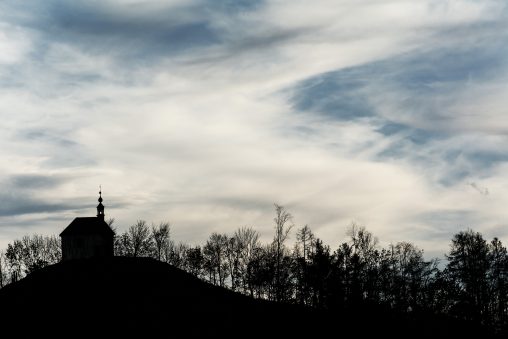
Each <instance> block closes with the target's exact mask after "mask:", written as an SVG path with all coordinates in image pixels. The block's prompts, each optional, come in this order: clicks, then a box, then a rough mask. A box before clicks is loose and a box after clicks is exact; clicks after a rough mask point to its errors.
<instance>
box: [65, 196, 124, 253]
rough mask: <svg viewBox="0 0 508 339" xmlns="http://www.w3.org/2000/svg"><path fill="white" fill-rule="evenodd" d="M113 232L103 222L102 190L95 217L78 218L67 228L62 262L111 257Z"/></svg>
mask: <svg viewBox="0 0 508 339" xmlns="http://www.w3.org/2000/svg"><path fill="white" fill-rule="evenodd" d="M114 236H115V232H113V230H112V229H111V227H109V225H108V224H107V223H106V222H105V221H104V205H103V204H102V189H100V190H99V205H97V216H96V217H84V218H83V217H78V218H75V219H74V220H73V221H72V222H71V223H70V224H69V226H67V227H66V228H65V229H64V230H63V232H62V233H60V238H61V239H62V260H71V259H86V258H92V257H112V256H113V241H114Z"/></svg>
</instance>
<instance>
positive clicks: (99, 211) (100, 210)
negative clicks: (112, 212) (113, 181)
mask: <svg viewBox="0 0 508 339" xmlns="http://www.w3.org/2000/svg"><path fill="white" fill-rule="evenodd" d="M97 218H99V219H101V220H103V221H104V205H103V204H102V187H101V186H99V205H97Z"/></svg>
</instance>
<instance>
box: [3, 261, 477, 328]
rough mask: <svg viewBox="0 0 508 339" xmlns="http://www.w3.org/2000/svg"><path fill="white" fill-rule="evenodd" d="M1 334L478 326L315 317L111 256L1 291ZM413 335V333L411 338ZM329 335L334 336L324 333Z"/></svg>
mask: <svg viewBox="0 0 508 339" xmlns="http://www.w3.org/2000/svg"><path fill="white" fill-rule="evenodd" d="M0 313H1V314H0V319H1V320H2V321H1V322H2V323H3V324H4V325H3V326H2V329H1V330H2V331H6V330H9V329H17V330H19V331H22V333H27V332H37V333H44V332H47V333H57V332H55V331H62V330H66V331H74V332H76V331H78V332H76V333H78V334H83V333H93V334H98V333H113V334H116V335H120V334H134V333H137V334H142V335H147V334H150V333H151V334H154V335H155V334H156V333H157V334H159V333H162V336H163V337H171V335H178V336H179V337H180V336H181V335H186V336H204V335H208V336H209V335H212V336H220V337H227V338H230V337H244V336H248V337H255V336H266V335H269V336H274V335H282V336H284V337H286V336H292V335H298V336H299V337H300V336H302V335H311V336H313V337H315V336H317V335H324V334H325V333H330V332H331V333H334V334H335V335H333V336H332V337H339V338H340V337H344V336H346V335H351V334H356V336H359V337H363V336H366V335H370V334H387V335H389V336H391V337H394V336H400V337H403V336H406V335H407V334H408V333H413V334H416V333H417V334H419V335H427V334H428V335H432V334H435V333H436V331H437V333H440V334H442V335H449V336H451V337H454V336H459V335H462V334H466V333H468V334H472V333H474V332H476V331H478V330H479V329H478V328H473V327H470V326H469V325H468V326H464V325H465V324H459V323H454V322H449V321H447V320H445V319H439V318H436V317H432V318H428V317H420V318H415V319H409V318H403V317H402V316H396V315H394V314H392V313H390V312H386V311H383V310H380V309H375V308H364V309H361V310H358V311H357V312H352V311H349V312H341V313H338V312H334V313H331V312H327V313H325V312H317V311H314V310H310V309H307V308H303V307H298V306H294V305H283V304H275V303H272V302H267V301H261V300H254V299H252V298H249V297H247V296H243V295H240V294H238V293H234V292H232V291H229V290H227V289H223V288H220V287H216V286H213V285H210V284H208V283H206V282H203V281H201V280H199V279H197V278H195V277H194V276H192V275H190V274H188V273H186V272H184V271H182V270H179V269H176V268H174V267H173V266H171V265H169V264H165V263H161V262H158V261H156V260H153V259H149V258H126V257H114V258H110V259H107V260H104V259H102V260H95V259H94V260H77V261H69V262H63V263H59V264H56V265H52V266H48V267H46V268H44V269H41V270H39V271H37V272H35V273H32V274H31V275H29V276H28V277H26V278H25V279H22V280H21V281H19V282H17V283H14V284H11V285H9V286H7V287H5V288H4V289H2V290H0ZM413 336H414V335H413ZM327 337H329V336H327Z"/></svg>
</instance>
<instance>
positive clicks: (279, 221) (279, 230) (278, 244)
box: [272, 204, 293, 301]
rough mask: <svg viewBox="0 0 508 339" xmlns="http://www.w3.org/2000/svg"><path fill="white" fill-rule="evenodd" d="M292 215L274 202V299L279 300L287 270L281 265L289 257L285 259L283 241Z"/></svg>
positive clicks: (287, 233)
mask: <svg viewBox="0 0 508 339" xmlns="http://www.w3.org/2000/svg"><path fill="white" fill-rule="evenodd" d="M292 218H293V217H292V215H291V214H290V213H289V212H288V211H287V210H286V209H285V208H284V207H283V206H280V205H277V204H275V218H274V219H273V221H274V222H275V236H274V238H273V244H272V248H273V251H274V256H275V272H274V273H275V286H274V287H275V300H276V301H281V300H282V295H283V294H284V291H283V289H284V286H283V281H286V280H287V279H286V277H285V275H286V273H287V272H288V271H289V267H288V269H285V267H283V266H282V264H283V263H284V262H283V261H285V262H288V261H290V260H289V259H286V260H284V259H285V257H286V247H285V244H284V243H285V241H286V239H287V238H288V236H289V232H290V231H291V229H292V228H293V223H292Z"/></svg>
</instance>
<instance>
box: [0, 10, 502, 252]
mask: <svg viewBox="0 0 508 339" xmlns="http://www.w3.org/2000/svg"><path fill="white" fill-rule="evenodd" d="M120 3H121V4H120V5H121V7H118V6H119V5H118V4H117V2H116V1H110V2H108V3H107V4H106V5H105V7H104V8H107V9H108V11H110V12H111V13H113V14H115V15H122V18H124V19H125V20H119V22H129V20H130V19H132V17H133V16H136V15H137V14H136V13H138V11H137V9H141V12H139V13H141V14H140V15H141V16H144V18H146V17H148V16H150V15H153V13H154V9H157V8H159V6H161V7H160V8H164V9H167V8H168V7H165V5H164V6H163V5H160V3H157V2H155V1H153V2H151V3H150V4H149V6H148V7H146V6H145V5H146V4H141V3H138V2H136V1H127V2H120ZM173 5H174V6H175V9H176V8H180V9H181V8H184V7H185V6H186V3H184V2H181V1H176V2H174V3H172V4H171V6H173ZM194 5H195V4H194ZM131 6H132V7H131ZM496 6H499V2H494V1H492V2H482V3H478V2H469V1H448V2H446V3H443V2H439V3H438V2H431V1H423V2H419V3H410V2H407V1H403V2H397V1H388V2H370V1H365V2H361V4H360V3H359V2H358V1H342V2H335V1H318V2H314V3H313V4H312V5H309V3H308V2H303V1H289V2H287V1H273V2H268V3H267V4H266V6H260V7H259V8H257V9H254V10H250V11H240V13H239V14H236V15H229V14H228V15H224V14H223V13H220V12H214V11H212V10H210V11H209V12H207V13H208V14H209V15H210V18H213V20H212V21H211V22H210V25H211V26H212V27H213V28H215V29H217V30H218V32H219V33H220V39H218V41H219V42H217V43H214V44H211V45H208V44H206V45H205V46H203V47H201V46H200V45H199V44H197V45H196V46H193V48H191V49H189V50H183V51H181V52H179V53H177V54H171V53H169V52H168V50H167V49H164V48H160V49H155V48H152V49H149V50H147V53H161V55H151V57H153V58H150V59H143V60H140V59H141V56H140V55H142V53H141V54H137V55H138V58H136V57H132V54H129V53H127V52H126V51H127V49H126V48H125V46H119V45H118V43H117V42H118V41H116V40H115V43H112V44H111V46H110V47H111V48H110V49H104V50H103V51H102V50H98V49H97V48H95V49H93V48H92V49H87V46H88V45H87V44H84V43H81V41H80V40H79V34H77V33H76V34H75V35H73V37H74V38H75V39H76V41H73V40H72V39H71V40H61V39H60V40H57V39H56V38H54V37H51V36H47V35H45V33H44V29H43V28H40V31H38V32H33V31H32V30H33V29H34V28H30V29H28V28H27V29H26V30H23V28H19V32H18V33H16V34H18V35H17V36H16V37H15V38H13V37H14V35H12V34H11V35H9V34H10V33H9V34H7V33H6V34H7V35H4V36H2V35H0V48H3V47H2V46H4V45H5V46H7V47H6V49H7V50H9V48H10V49H11V50H12V51H14V52H11V53H10V54H8V55H10V56H9V57H7V59H5V60H7V61H3V59H0V64H1V63H2V62H3V63H7V64H13V63H19V64H21V67H19V68H17V69H16V70H11V71H10V72H5V73H4V72H0V84H2V86H3V88H4V89H3V90H2V92H1V94H0V117H1V118H2V120H3V121H2V133H1V134H0V147H2V149H3V150H6V151H4V154H3V157H2V159H0V165H1V166H0V168H1V169H2V170H0V178H6V177H8V176H10V175H13V174H26V173H31V174H41V173H44V174H55V173H57V174H58V175H69V176H70V175H72V176H73V180H71V181H67V182H65V183H63V184H62V185H61V186H58V187H56V188H53V189H51V190H44V191H41V192H38V193H37V197H39V198H41V199H44V200H48V201H52V200H58V201H67V200H68V201H71V200H72V201H73V202H74V201H76V200H81V199H82V200H81V203H80V205H83V204H88V203H89V204H90V207H89V208H88V209H78V210H72V209H71V210H65V211H63V212H62V211H60V212H48V213H37V214H35V213H34V214H25V215H19V216H9V217H0V247H3V246H4V245H5V244H6V243H7V242H9V241H10V240H12V238H13V237H19V236H21V235H23V234H24V233H26V232H39V233H41V232H42V233H58V232H59V231H60V230H61V229H63V227H65V226H66V224H67V223H68V222H70V221H71V220H72V218H73V217H74V216H78V215H81V216H82V215H93V214H94V212H95V210H94V208H95V204H96V202H95V199H96V191H97V188H96V187H97V186H98V185H99V184H102V185H103V188H104V189H103V192H104V199H105V205H106V214H107V215H108V216H112V217H115V218H116V220H117V223H118V226H119V228H120V230H122V229H125V228H126V227H127V226H128V225H129V224H130V223H133V222H134V221H135V220H136V219H139V218H143V219H147V220H148V221H154V222H158V221H160V220H169V221H171V222H172V223H173V235H174V237H175V238H176V239H177V240H182V241H188V242H191V243H199V242H202V241H203V240H204V239H205V238H206V237H207V236H208V234H210V233H211V232H212V231H224V232H231V231H233V230H234V229H235V228H236V227H240V226H243V225H253V226H255V227H256V228H257V229H258V230H260V231H261V232H262V234H263V237H264V238H265V240H266V239H268V238H270V236H271V231H272V217H273V206H272V203H273V202H277V203H280V204H284V205H287V207H288V208H289V209H290V211H291V212H292V213H293V214H294V215H295V222H296V223H297V225H303V224H306V223H308V224H309V225H310V226H311V227H312V228H314V229H315V230H316V233H317V234H318V236H320V237H323V238H324V240H325V242H327V243H329V244H331V246H332V247H334V246H337V245H338V242H339V241H342V239H343V238H344V230H345V228H346V227H347V226H348V224H350V222H351V221H358V222H360V223H364V224H365V225H366V226H367V227H368V229H370V230H372V231H373V232H374V233H375V234H376V235H378V236H379V238H380V240H381V241H382V242H385V243H386V242H396V241H401V240H408V241H414V242H415V243H416V244H417V245H419V246H420V247H422V248H424V249H426V250H427V251H430V253H436V254H439V253H444V252H445V251H446V249H447V243H448V241H449V238H450V235H452V234H453V233H454V232H456V231H458V230H460V229H461V227H467V226H471V227H475V228H476V229H478V230H480V231H485V233H486V234H488V235H489V236H493V235H496V232H501V230H502V227H504V226H503V225H504V224H503V222H504V221H503V220H504V219H505V218H506V213H505V212H504V210H505V209H504V208H503V206H506V201H505V199H504V198H503V196H504V195H503V192H504V190H505V189H506V188H508V182H507V181H506V180H504V176H503V173H504V172H503V169H504V164H502V162H501V163H499V164H498V165H495V166H492V167H490V168H489V169H486V170H482V169H479V170H478V169H477V168H475V169H474V170H476V171H477V172H476V173H474V174H472V175H469V176H468V177H465V178H462V179H457V181H456V182H454V183H453V184H451V185H448V186H446V185H443V184H442V183H441V182H440V181H439V179H440V178H441V177H442V175H443V173H446V171H449V170H450V168H455V167H457V166H456V165H457V164H454V165H455V167H454V166H450V164H446V163H442V162H441V161H442V158H443V154H444V153H446V151H448V150H450V149H460V148H462V147H466V146H468V147H469V150H471V149H478V150H479V151H485V150H487V151H501V150H499V145H500V144H502V143H504V138H503V137H502V136H498V134H502V133H504V127H503V126H504V120H503V119H504V108H503V107H505V106H506V105H504V99H503V96H502V95H501V93H503V89H504V87H503V85H502V84H500V83H492V82H489V81H488V79H487V80H484V81H482V83H481V84H478V85H476V84H475V85H474V86H470V87H466V88H465V89H461V91H459V95H457V97H458V98H460V99H461V100H457V101H456V103H454V104H453V105H450V106H449V107H448V111H447V112H440V113H441V114H443V115H444V116H445V117H446V118H448V119H449V120H447V121H450V125H443V126H437V128H438V129H442V130H446V132H447V133H450V134H451V135H450V136H449V138H447V139H446V140H445V141H440V140H431V141H430V142H429V143H428V144H426V145H424V146H414V145H411V144H406V145H405V148H404V149H403V151H402V152H401V154H400V156H399V157H395V158H392V159H386V158H385V159H381V158H379V157H378V154H379V153H380V152H382V151H383V150H386V149H388V148H390V147H391V146H392V145H393V144H394V143H396V142H400V137H399V136H385V135H382V134H381V133H379V132H378V131H377V127H379V126H377V121H376V119H375V118H372V119H369V118H366V119H363V120H358V121H356V120H355V121H333V119H329V118H327V117H323V116H321V115H319V114H313V113H316V112H312V111H311V112H295V109H294V107H293V106H292V105H291V103H290V102H289V101H288V100H289V97H290V96H291V95H292V94H294V93H289V94H288V92H290V91H289V90H288V88H290V87H292V86H294V85H295V83H296V82H297V81H300V80H302V79H306V78H308V77H312V76H316V75H318V74H320V73H322V72H328V71H333V70H337V69H344V68H346V67H351V66H356V65H362V64H365V63H368V62H373V61H378V60H382V59H387V58H390V57H393V56H398V55H400V54H403V53H409V52H412V51H415V50H432V49H433V48H439V47H441V46H442V45H443V44H445V42H443V40H440V39H439V38H436V35H438V34H439V33H440V32H441V31H442V30H449V29H450V28H454V27H456V26H460V27H463V26H464V25H465V26H467V25H474V24H477V23H478V24H480V23H484V22H492V21H495V20H497V19H499V17H500V16H501V14H499V13H498V11H495V9H496V8H497V7H496ZM92 7H93V6H92ZM101 8H102V7H101ZM134 8H137V9H136V11H135V10H134ZM182 11H183V12H184V13H185V15H186V17H185V18H186V20H187V19H188V20H190V21H192V20H191V19H192V12H191V11H188V10H185V9H182ZM203 13H204V12H200V13H197V14H196V15H197V17H199V19H200V20H203V18H206V15H205V14H203ZM187 16H189V17H187ZM129 18H130V19H129ZM138 19H139V18H138ZM133 20H134V19H133ZM134 21H135V20H134ZM184 21H185V20H184ZM131 29H132V27H131ZM115 32H116V31H115ZM491 34H494V33H492V32H491ZM144 36H145V35H144ZM454 37H456V36H455V35H454V34H453V33H449V32H448V33H447V35H446V39H445V38H444V37H443V39H444V40H446V41H449V39H451V40H453V39H454ZM95 38H96V39H103V40H101V41H102V42H104V41H106V42H107V41H109V40H108V39H111V41H113V40H114V39H115V37H108V36H97V37H94V39H95ZM2 39H4V40H2ZM31 39H39V40H38V41H37V46H39V47H38V48H40V49H41V50H40V52H41V54H40V58H39V56H37V57H34V56H32V59H30V60H27V59H26V55H27V54H26V53H27V50H28V49H29V47H23V46H31V43H32V42H31ZM43 39H45V40H44V41H41V40H43ZM123 39H126V40H123V41H129V39H128V37H123ZM18 40H19V41H20V42H19V45H16V43H14V42H13V41H18ZM4 41H7V42H4ZM94 41H95V40H94ZM144 43H146V42H143V41H140V40H136V41H132V44H133V45H132V46H130V48H143V47H146V46H147V45H145V44H144ZM164 43H166V42H164ZM9 46H10V47H9ZM40 46H43V47H40ZM104 46H105V45H104ZM150 46H152V45H150ZM152 47H153V46H152ZM30 48H31V47H30ZM16 51H17V52H16ZM157 51H159V52H157ZM16 53H17V54H16ZM124 56H125V57H124ZM155 56H157V58H155ZM0 58H1V57H0ZM147 60H149V61H147ZM429 62H432V60H430V61H429ZM15 80H16V81H19V82H20V83H18V85H17V86H15V87H12V86H11V87H9V86H7V85H5V83H13V82H14V81H15ZM492 86H494V90H491V89H492ZM473 93H474V94H475V95H473ZM403 94H404V93H401V92H399V91H395V92H389V93H384V92H383V91H381V92H376V93H374V92H370V94H369V95H370V96H369V100H371V102H373V103H376V104H377V105H378V107H377V108H378V111H379V113H380V114H381V116H382V117H385V118H387V117H389V118H391V119H393V120H394V121H398V122H405V123H407V124H409V125H411V126H413V127H418V126H419V123H421V121H423V123H422V124H423V125H422V126H423V127H425V126H429V125H432V124H433V122H432V121H425V116H423V117H422V116H413V117H410V118H407V115H405V114H404V113H405V112H404V111H403V110H402V109H401V108H400V106H399V105H398V103H399V101H400V100H401V97H400V95H403ZM316 95H319V93H316ZM450 112H451V113H453V114H450ZM485 117H488V119H485ZM496 119H497V120H496ZM494 121H496V122H494ZM475 128H478V129H480V130H481V132H478V133H477V134H474V135H471V134H467V133H469V132H468V130H474V129H475ZM457 130H460V133H459V132H457ZM455 133H456V134H455ZM463 133H466V134H467V135H463ZM398 138H399V139H398ZM418 158H424V159H430V160H432V161H431V162H429V163H427V164H426V166H422V165H421V163H420V162H419V160H418ZM457 159H459V160H460V157H459V158H457ZM459 160H454V161H459ZM467 165H468V163H467V162H464V166H467ZM471 181H474V182H476V183H478V185H480V186H481V187H488V188H489V192H490V194H489V195H488V196H485V195H481V194H478V192H476V191H474V190H473V189H472V188H471V187H470V186H468V184H467V183H468V182H471ZM506 196H508V195H506ZM455 222H463V223H468V222H474V223H475V224H474V225H466V224H461V225H458V224H455ZM443 223H444V224H445V225H443ZM9 225H11V226H9ZM500 236H502V237H505V236H506V235H504V234H501V235H500ZM507 240H508V239H507Z"/></svg>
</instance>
